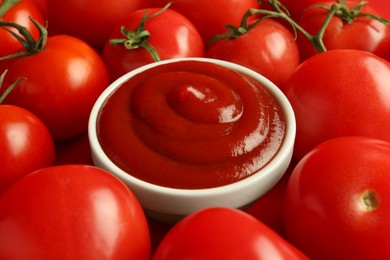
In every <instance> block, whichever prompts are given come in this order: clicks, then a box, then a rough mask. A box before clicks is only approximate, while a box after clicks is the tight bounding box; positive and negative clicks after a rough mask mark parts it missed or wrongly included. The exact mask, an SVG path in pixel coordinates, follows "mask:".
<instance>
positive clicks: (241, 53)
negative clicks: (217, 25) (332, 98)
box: [206, 19, 300, 86]
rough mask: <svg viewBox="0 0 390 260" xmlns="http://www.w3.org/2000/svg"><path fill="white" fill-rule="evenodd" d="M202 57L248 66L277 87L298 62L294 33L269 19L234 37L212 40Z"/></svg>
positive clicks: (283, 81) (298, 55)
mask: <svg viewBox="0 0 390 260" xmlns="http://www.w3.org/2000/svg"><path fill="white" fill-rule="evenodd" d="M206 56H207V57H209V58H216V59H222V60H226V61H231V62H234V63H237V64H240V65H243V66H245V67H248V68H250V69H252V70H254V71H256V72H258V73H260V74H262V75H263V76H265V77H266V78H268V79H269V80H271V81H272V82H273V83H275V84H276V85H277V86H282V85H283V84H284V83H285V82H286V81H287V79H288V78H289V77H290V76H291V74H292V73H293V71H294V70H295V69H296V67H297V66H298V65H299V63H300V54H299V50H298V45H297V43H296V41H295V37H294V35H293V34H292V33H291V32H290V31H289V30H288V29H287V28H285V27H284V26H283V25H281V24H280V23H278V22H277V21H275V20H271V19H266V20H264V21H262V22H260V23H259V24H258V25H257V26H255V27H254V28H253V29H251V30H249V31H248V32H247V33H245V34H243V35H241V36H239V37H238V38H236V39H228V38H224V39H220V40H217V41H214V42H212V43H211V44H210V45H209V46H208V47H207V51H206Z"/></svg>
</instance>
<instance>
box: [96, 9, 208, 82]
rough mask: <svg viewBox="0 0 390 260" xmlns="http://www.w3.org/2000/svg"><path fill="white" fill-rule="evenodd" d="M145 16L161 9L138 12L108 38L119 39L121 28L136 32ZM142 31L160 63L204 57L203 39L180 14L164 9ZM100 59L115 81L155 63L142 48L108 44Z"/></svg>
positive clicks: (117, 27) (147, 22) (132, 14)
mask: <svg viewBox="0 0 390 260" xmlns="http://www.w3.org/2000/svg"><path fill="white" fill-rule="evenodd" d="M146 10H147V12H148V16H150V15H153V14H155V13H156V12H159V11H160V10H161V8H150V9H141V10H137V11H135V12H133V13H131V14H129V16H128V17H127V18H126V19H124V20H123V21H122V22H121V23H120V24H118V26H116V27H115V29H114V30H113V32H112V34H111V35H110V37H109V40H110V39H121V38H124V36H123V35H122V33H121V27H122V26H124V27H125V28H126V29H129V30H131V31H136V30H137V27H138V26H139V24H140V22H141V19H142V17H143V16H144V14H145V12H146ZM145 30H147V31H148V32H149V34H150V37H149V38H148V39H147V42H148V43H149V44H150V45H151V46H152V47H153V48H154V49H155V50H156V52H157V53H158V55H159V57H160V59H161V60H166V59H170V58H181V57H203V56H204V53H205V46H204V44H203V41H202V38H201V36H200V34H199V32H198V30H197V29H196V28H195V26H194V25H193V23H192V22H191V21H189V20H188V19H187V18H186V17H185V16H183V15H182V14H180V13H178V12H176V11H174V10H171V9H167V10H165V11H163V12H162V13H160V14H159V15H157V16H155V17H153V18H151V19H149V20H148V21H146V23H145ZM102 56H103V59H104V61H105V63H106V65H107V68H108V70H109V72H110V75H111V80H115V79H117V78H118V77H120V76H122V75H123V74H125V73H126V72H129V71H131V70H133V69H136V68H138V67H140V66H142V65H146V64H148V63H152V62H154V59H153V57H152V56H151V54H150V53H149V52H148V51H147V50H146V49H145V48H142V47H139V48H136V49H126V48H125V47H124V46H123V44H122V45H115V46H114V45H111V44H110V43H109V41H107V42H106V44H105V46H104V49H103V53H102Z"/></svg>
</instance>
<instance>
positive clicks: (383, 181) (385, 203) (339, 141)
mask: <svg viewBox="0 0 390 260" xmlns="http://www.w3.org/2000/svg"><path fill="white" fill-rule="evenodd" d="M389 154H390V143H389V142H386V141H382V140H377V139H372V138H369V137H362V136H360V137H358V136H348V137H339V138H336V139H332V140H328V141H326V142H324V143H322V144H320V145H318V146H317V147H316V148H314V149H313V150H312V151H311V152H310V153H308V154H307V155H306V156H305V157H304V158H303V159H302V160H301V161H300V162H299V163H298V165H297V166H296V167H295V169H294V170H293V172H292V174H291V177H290V180H289V182H288V185H287V189H286V201H285V207H284V213H285V218H284V222H285V227H286V233H287V238H288V240H289V241H291V243H293V244H294V245H296V246H297V247H298V248H300V249H301V250H302V251H303V252H304V253H306V254H307V255H308V256H309V257H310V258H312V259H389V258H390V248H389V247H388V241H389V240H390V225H389V216H390V189H389V185H390V171H389V169H390V160H389Z"/></svg>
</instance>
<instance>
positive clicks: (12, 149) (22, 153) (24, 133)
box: [0, 105, 55, 195]
mask: <svg viewBox="0 0 390 260" xmlns="http://www.w3.org/2000/svg"><path fill="white" fill-rule="evenodd" d="M0 151H1V153H0V195H1V194H2V193H3V192H4V191H6V190H7V189H8V188H9V187H11V186H12V185H13V184H14V183H15V182H17V181H18V180H20V179H21V178H23V177H24V176H25V175H27V174H29V173H30V172H32V171H35V170H38V169H39V168H41V167H46V166H49V165H51V164H53V163H54V157H55V151H54V143H53V139H52V137H51V135H50V133H49V130H48V129H47V128H46V126H45V125H44V124H43V122H42V121H41V120H39V118H38V117H36V116H35V115H34V114H32V113H31V112H29V111H27V110H25V109H23V108H20V107H17V106H10V105H0Z"/></svg>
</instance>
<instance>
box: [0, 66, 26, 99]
mask: <svg viewBox="0 0 390 260" xmlns="http://www.w3.org/2000/svg"><path fill="white" fill-rule="evenodd" d="M7 72H8V70H5V71H4V72H3V73H2V74H1V75H0V88H1V87H2V85H3V82H4V78H5V74H7ZM25 79H26V78H20V79H18V80H17V81H16V82H14V83H13V84H12V85H11V86H9V87H8V88H7V89H6V90H5V91H4V93H3V94H2V95H1V96H0V104H1V103H3V101H4V99H5V98H6V97H7V96H8V95H9V93H11V91H12V90H13V89H14V88H15V87H16V86H17V85H18V84H19V82H21V81H22V80H25Z"/></svg>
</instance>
